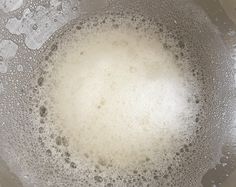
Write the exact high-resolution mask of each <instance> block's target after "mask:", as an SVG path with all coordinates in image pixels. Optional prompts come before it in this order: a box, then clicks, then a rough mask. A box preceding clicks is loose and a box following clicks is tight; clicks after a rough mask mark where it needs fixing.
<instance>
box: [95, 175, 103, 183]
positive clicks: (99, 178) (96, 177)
mask: <svg viewBox="0 0 236 187" xmlns="http://www.w3.org/2000/svg"><path fill="white" fill-rule="evenodd" d="M94 180H95V181H97V182H102V181H103V179H102V177H101V176H95V177H94Z"/></svg>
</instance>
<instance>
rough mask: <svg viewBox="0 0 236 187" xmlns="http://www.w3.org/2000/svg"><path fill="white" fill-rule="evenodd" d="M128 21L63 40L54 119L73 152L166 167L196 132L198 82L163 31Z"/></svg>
mask: <svg viewBox="0 0 236 187" xmlns="http://www.w3.org/2000/svg"><path fill="white" fill-rule="evenodd" d="M105 25H106V24H105ZM107 25H109V24H107ZM127 25H129V24H123V25H122V24H121V26H120V27H119V28H114V27H109V26H101V27H100V28H99V29H97V28H96V29H94V31H93V28H90V31H89V32H88V34H86V36H84V35H82V34H81V33H80V32H83V31H77V33H75V34H74V35H73V36H72V39H71V41H70V42H65V43H64V44H62V45H61V47H59V49H58V50H57V52H56V53H55V55H54V56H53V57H52V62H53V65H54V68H53V71H52V73H51V78H50V80H48V83H46V84H48V85H50V84H52V82H53V86H52V87H51V86H50V90H47V93H49V96H50V98H51V103H52V104H51V108H52V111H53V112H52V113H53V119H54V122H53V124H54V125H55V126H56V127H57V128H59V129H60V130H62V132H63V134H64V136H66V137H68V138H69V143H70V145H69V148H68V149H69V150H70V152H71V153H72V156H73V158H74V159H78V158H80V159H81V158H82V159H83V158H84V157H88V158H89V160H90V161H92V162H94V163H99V164H101V165H103V166H114V167H116V168H125V167H131V166H137V165H138V164H140V163H143V162H148V161H152V162H153V163H155V164H157V165H158V164H159V165H160V167H161V166H162V163H163V159H165V158H167V159H168V158H172V157H173V155H174V153H175V151H176V150H177V149H179V147H180V146H182V145H183V144H184V143H185V142H186V140H185V138H186V135H189V134H191V132H189V131H188V129H189V127H190V126H191V123H192V116H194V114H195V113H196V111H197V106H196V105H195V104H193V102H190V101H189V98H191V97H193V95H194V94H195V89H194V86H190V82H189V80H191V78H189V76H188V75H187V72H185V67H184V66H185V65H184V63H183V62H182V64H181V62H179V61H178V60H177V59H176V58H175V56H174V54H173V53H172V52H170V51H168V50H166V49H165V48H164V47H163V43H162V42H161V40H160V38H158V37H151V36H150V35H148V34H147V32H145V29H143V30H142V29H141V30H135V29H134V28H132V27H129V26H127ZM82 36H83V37H82ZM177 61H178V62H177ZM180 64H181V65H180ZM191 84H192V83H191ZM183 132H184V133H183Z"/></svg>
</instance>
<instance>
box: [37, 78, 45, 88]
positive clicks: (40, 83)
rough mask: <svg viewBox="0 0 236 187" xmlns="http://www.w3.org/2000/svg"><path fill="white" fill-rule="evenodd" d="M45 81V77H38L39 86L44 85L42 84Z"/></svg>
mask: <svg viewBox="0 0 236 187" xmlns="http://www.w3.org/2000/svg"><path fill="white" fill-rule="evenodd" d="M43 81H44V79H43V77H40V78H39V79H38V85H39V86H42V85H43Z"/></svg>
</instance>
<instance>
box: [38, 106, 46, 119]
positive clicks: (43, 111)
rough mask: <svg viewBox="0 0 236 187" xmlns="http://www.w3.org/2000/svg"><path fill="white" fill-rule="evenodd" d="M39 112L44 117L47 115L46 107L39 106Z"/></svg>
mask: <svg viewBox="0 0 236 187" xmlns="http://www.w3.org/2000/svg"><path fill="white" fill-rule="evenodd" d="M39 113H40V116H41V117H45V116H46V115H47V108H46V107H45V106H41V107H40V108H39Z"/></svg>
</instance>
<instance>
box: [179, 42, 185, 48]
mask: <svg viewBox="0 0 236 187" xmlns="http://www.w3.org/2000/svg"><path fill="white" fill-rule="evenodd" d="M178 46H179V47H180V48H181V49H184V48H185V44H184V42H183V41H179V42H178Z"/></svg>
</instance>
